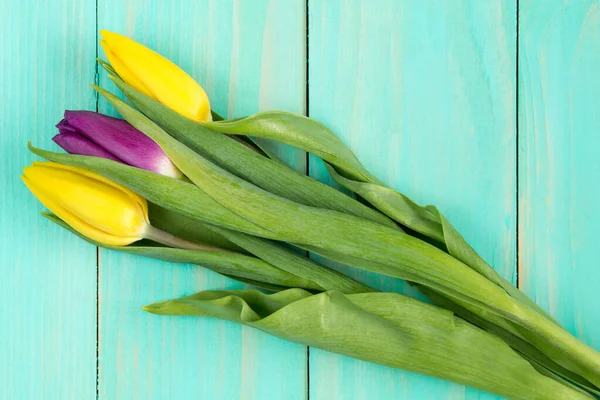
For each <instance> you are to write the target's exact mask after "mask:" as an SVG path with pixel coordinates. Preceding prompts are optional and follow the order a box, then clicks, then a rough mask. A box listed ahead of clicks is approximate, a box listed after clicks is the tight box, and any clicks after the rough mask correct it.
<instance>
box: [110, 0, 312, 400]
mask: <svg viewBox="0 0 600 400" xmlns="http://www.w3.org/2000/svg"><path fill="white" fill-rule="evenodd" d="M98 11H99V26H100V28H101V29H109V30H114V31H116V32H120V33H124V34H127V35H129V36H131V37H133V38H135V39H136V40H138V41H140V42H141V43H144V44H145V45H148V46H150V47H151V48H153V49H155V50H157V51H159V52H160V53H162V54H163V55H165V56H167V57H169V58H171V59H172V60H173V61H174V62H176V63H178V64H179V65H180V66H182V67H183V68H184V69H185V70H186V71H188V72H189V73H191V74H192V75H193V76H194V77H195V78H196V79H197V80H198V81H199V82H200V83H201V84H202V85H203V86H204V87H205V88H206V90H207V92H208V95H209V96H210V98H211V100H212V104H213V107H214V108H215V110H216V111H217V112H219V113H221V114H222V115H228V116H230V117H239V116H243V115H246V114H250V113H254V112H256V111H258V110H260V109H271V108H280V109H285V110H290V111H295V112H300V113H302V112H304V105H305V97H304V93H305V68H306V63H305V47H304V46H305V18H304V15H305V4H304V2H303V1H299V0H294V1H292V2H289V1H285V0H277V1H267V0H260V1H254V2H241V1H207V0H203V1H180V2H163V1H142V0H132V1H126V2H124V3H123V2H121V1H116V0H115V1H113V0H99V9H98ZM101 84H102V85H106V86H107V87H113V86H111V85H109V84H107V79H105V78H104V76H101ZM101 104H102V106H101V111H107V110H108V108H107V107H106V105H105V104H104V103H101ZM280 154H281V155H282V156H284V157H285V158H286V159H287V160H289V161H291V162H295V165H296V167H297V168H298V169H299V170H301V171H304V170H305V159H306V158H305V156H304V155H303V154H301V153H299V152H293V151H290V150H280ZM101 255H102V258H101V269H100V386H99V389H100V390H99V395H100V399H130V398H143V399H166V398H172V399H198V398H201V399H234V398H240V399H280V398H285V399H304V398H305V396H306V391H307V388H306V374H307V371H306V364H307V363H306V348H305V347H304V346H300V345H296V344H292V343H288V342H285V341H282V340H278V339H276V338H273V337H270V336H268V335H266V334H263V333H260V332H256V331H254V330H252V329H249V328H241V327H240V326H237V325H235V324H231V323H228V322H222V321H215V320H209V319H200V318H180V317H176V318H171V317H158V316H153V315H149V314H146V313H144V312H143V311H142V310H141V309H140V307H141V306H142V305H144V304H147V303H150V302H154V301H159V300H163V299H167V298H173V297H179V296H183V295H187V294H191V293H193V292H196V291H199V290H203V289H223V288H239V287H241V285H240V284H237V283H235V282H234V281H231V280H228V279H226V278H223V277H220V276H218V275H217V274H214V273H211V272H210V271H206V270H203V269H201V268H198V267H194V266H188V265H174V264H169V263H164V262H157V261H149V260H143V259H136V258H134V257H128V256H124V255H119V254H115V253H111V252H105V251H103V252H102V254H101Z"/></svg>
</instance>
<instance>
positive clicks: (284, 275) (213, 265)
mask: <svg viewBox="0 0 600 400" xmlns="http://www.w3.org/2000/svg"><path fill="white" fill-rule="evenodd" d="M42 215H43V216H44V217H46V218H47V219H49V220H50V221H52V222H54V223H55V224H57V225H60V226H61V227H63V228H65V229H67V230H69V231H70V232H72V233H74V234H75V235H77V236H79V237H80V238H82V239H83V240H85V241H86V242H88V243H91V244H93V245H95V246H98V247H102V248H105V249H108V250H113V251H118V252H121V253H127V254H133V255H137V256H142V257H149V258H155V259H158V260H163V261H169V262H174V263H184V264H197V265H200V266H202V267H205V268H208V269H210V270H212V271H215V272H218V273H220V274H222V275H226V276H228V277H230V278H233V279H237V280H243V281H244V282H247V281H249V280H250V281H252V283H253V284H254V285H257V286H260V287H265V288H267V289H270V290H274V289H278V290H279V289H284V288H294V287H298V288H304V289H307V290H313V291H322V290H323V288H321V287H320V286H318V285H316V284H315V283H314V282H311V281H310V280H307V279H303V278H301V277H299V276H297V275H294V274H291V273H289V272H287V271H283V270H281V269H279V268H277V267H275V266H273V265H271V264H269V263H267V262H265V261H263V260H261V259H259V258H256V257H252V256H247V255H244V254H236V253H229V252H214V251H201V250H187V249H174V248H170V247H162V246H141V245H129V246H109V245H105V244H102V243H99V242H96V241H94V240H91V239H89V238H87V237H86V236H83V235H81V234H80V233H79V232H77V231H75V230H74V229H72V228H71V227H70V226H69V225H67V224H66V223H65V222H64V221H63V220H61V219H60V218H58V217H57V216H55V215H54V214H48V213H42ZM262 283H266V284H267V285H266V286H265V285H262Z"/></svg>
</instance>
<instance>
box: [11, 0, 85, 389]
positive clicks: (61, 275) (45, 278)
mask: <svg viewBox="0 0 600 400" xmlns="http://www.w3.org/2000/svg"><path fill="white" fill-rule="evenodd" d="M94 14H95V7H94V4H93V3H90V2H87V3H84V2H79V1H63V2H38V1H31V0H14V1H13V0H8V1H3V2H2V4H1V5H0V38H1V39H0V54H2V55H1V56H0V88H2V90H1V91H0V187H1V190H0V232H1V234H0V398H3V399H42V398H45V399H59V398H60V399H77V400H78V399H90V398H93V397H94V396H95V395H96V383H95V382H96V250H95V248H94V247H93V246H90V245H88V244H86V243H84V242H83V241H81V240H78V239H77V238H76V237H74V236H73V235H71V234H69V233H68V232H66V231H64V230H62V229H61V228H59V227H57V226H54V224H52V223H49V221H46V220H45V219H44V218H42V217H41V216H40V215H39V211H42V210H43V206H42V205H41V204H40V203H39V202H38V201H37V200H36V199H35V198H34V197H33V195H32V194H31V193H29V191H28V190H27V188H26V187H25V185H24V184H23V183H22V182H21V179H20V178H19V175H21V170H22V168H23V167H25V166H27V165H29V164H30V163H31V162H32V161H34V160H35V159H36V158H37V157H34V156H33V155H32V154H30V153H29V152H28V151H27V141H28V140H31V141H32V142H33V143H34V144H36V145H38V146H44V147H46V148H52V149H56V148H57V147H56V146H55V145H54V144H53V143H52V141H51V138H52V136H53V135H54V134H55V133H56V129H55V128H54V125H56V123H57V122H58V121H60V119H61V118H62V114H63V111H64V110H65V109H66V108H91V107H93V105H94V97H93V95H92V93H91V92H90V91H89V89H88V87H87V82H89V81H91V80H92V79H93V77H94V64H93V62H92V60H93V57H94V52H95V50H94V48H95V46H94V43H93V40H94V37H95V33H94V25H93V23H91V24H90V23H89V22H90V21H93V20H94Z"/></svg>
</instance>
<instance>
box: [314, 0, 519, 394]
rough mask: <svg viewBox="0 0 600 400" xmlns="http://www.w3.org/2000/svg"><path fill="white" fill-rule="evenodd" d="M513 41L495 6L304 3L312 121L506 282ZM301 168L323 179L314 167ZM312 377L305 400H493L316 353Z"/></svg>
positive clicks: (511, 265)
mask: <svg viewBox="0 0 600 400" xmlns="http://www.w3.org/2000/svg"><path fill="white" fill-rule="evenodd" d="M515 35H516V4H515V3H514V2H506V1H503V0H496V1H485V2H483V1H478V0H472V1H455V0H453V1H442V0H439V1H395V0H389V1H383V0H382V1H377V2H367V1H358V0H352V1H341V0H340V1H330V0H310V2H309V83H310V84H309V115H310V116H311V117H313V118H316V119H318V120H320V121H322V122H324V123H325V124H327V125H328V126H329V127H330V128H332V129H333V130H334V132H336V133H337V134H338V135H339V136H340V137H341V138H342V139H343V140H344V141H345V142H346V143H347V144H348V145H349V146H350V147H351V148H352V150H354V151H355V152H356V154H357V155H358V156H359V158H360V159H361V161H363V163H364V164H365V166H366V167H367V168H368V169H369V170H370V171H371V172H373V173H374V174H375V175H377V176H378V177H379V178H381V179H383V180H384V181H385V182H386V183H387V184H390V185H391V186H392V187H394V188H397V189H399V190H401V191H402V192H403V193H405V194H407V195H409V196H411V197H412V198H413V199H414V200H416V201H418V202H419V203H421V204H430V203H433V204H436V205H438V206H439V207H440V209H441V211H442V212H444V213H445V214H446V215H447V217H448V218H449V219H450V220H451V221H452V223H453V224H455V226H456V227H457V228H458V229H459V230H460V231H461V232H462V233H463V234H464V236H465V238H466V239H467V241H468V242H469V243H472V244H473V245H474V247H475V248H476V249H477V250H478V251H479V252H480V254H482V256H483V257H484V258H485V259H487V260H488V261H489V262H490V263H492V264H493V265H494V266H495V267H496V268H497V269H498V270H499V271H500V272H501V273H502V274H503V275H504V276H506V277H508V278H509V279H510V278H513V277H514V276H515V261H516V255H515V244H516V243H515V240H516V235H515V233H516V218H515V215H516V209H515V207H516V204H515V200H516V196H515V190H516V151H515V148H516V142H515V140H516V126H515V125H516V120H515V118H516V116H515V109H516V93H515V90H516V88H515V83H516V82H515V80H516V79H515V75H516V74H515V72H516V61H515V60H516V58H515V53H516V48H515V46H516V36H515ZM309 169H310V173H311V175H313V176H315V177H318V178H321V179H323V177H324V174H325V171H324V169H323V167H322V164H321V163H320V162H319V161H318V160H316V159H314V158H313V159H312V160H311V163H310V168H309ZM361 277H362V278H363V279H364V278H366V279H367V280H368V281H369V283H372V284H377V285H379V287H382V286H383V287H386V288H388V289H389V288H390V287H392V288H393V286H398V287H399V286H401V285H400V284H398V283H397V282H395V283H391V284H390V283H389V280H382V279H381V278H374V277H372V276H365V275H362V274H361ZM310 377H311V379H310V398H311V400H320V399H328V400H330V399H344V400H348V399H484V398H485V399H490V398H495V397H494V396H491V395H488V394H485V393H481V392H478V391H476V390H473V389H469V388H465V387H463V386H460V385H456V384H451V383H448V382H443V381H439V380H434V379H430V378H427V377H424V376H420V375H415V374H412V373H408V372H403V371H398V370H392V369H389V368H384V367H379V366H375V365H372V364H368V363H364V362H361V361H357V360H353V359H350V358H345V357H341V356H335V355H331V354H329V353H325V352H322V351H319V350H316V349H311V350H310Z"/></svg>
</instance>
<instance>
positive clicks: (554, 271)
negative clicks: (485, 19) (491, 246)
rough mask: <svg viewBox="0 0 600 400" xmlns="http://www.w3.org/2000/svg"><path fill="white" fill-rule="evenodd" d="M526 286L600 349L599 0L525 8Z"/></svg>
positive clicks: (522, 156)
mask: <svg viewBox="0 0 600 400" xmlns="http://www.w3.org/2000/svg"><path fill="white" fill-rule="evenodd" d="M519 20H520V31H519V38H520V47H519V60H520V62H519V132H520V136H519V184H520V185H519V188H520V191H519V216H520V221H519V226H520V234H519V240H520V246H519V247H520V249H521V251H520V255H519V258H520V262H519V263H520V266H521V268H520V279H519V282H520V285H521V288H523V290H525V291H526V292H527V293H528V294H529V295H530V296H531V297H532V298H533V299H534V300H535V301H536V302H537V303H538V304H540V305H541V306H543V307H544V308H546V309H547V310H549V311H550V312H551V313H552V314H553V315H554V316H555V317H556V318H557V319H558V320H559V321H560V322H561V323H562V324H563V325H564V326H565V327H566V328H567V329H568V330H569V331H570V332H571V333H573V334H574V335H576V336H577V337H579V338H580V339H581V340H582V341H584V342H585V343H587V344H589V345H591V346H592V347H594V348H596V349H598V348H600V313H599V312H598V302H599V299H600V297H599V295H598V283H600V269H599V268H598V262H599V260H600V256H599V253H598V244H597V241H596V236H597V234H596V232H597V230H598V226H599V225H600V213H599V212H598V210H597V208H596V204H598V202H600V191H599V190H598V182H599V181H600V158H599V157H598V154H600V135H599V133H600V116H599V113H598V104H599V103H598V95H599V94H600V75H599V74H598V71H600V51H599V49H600V2H598V1H588V0H582V1H576V2H569V1H544V2H535V1H527V2H523V4H522V5H521V7H520V19H519Z"/></svg>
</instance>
